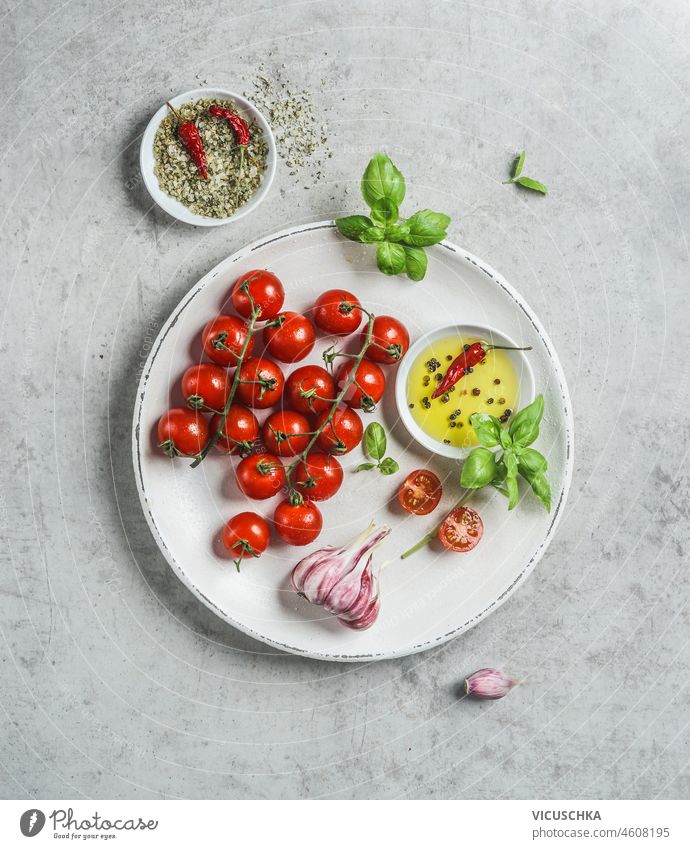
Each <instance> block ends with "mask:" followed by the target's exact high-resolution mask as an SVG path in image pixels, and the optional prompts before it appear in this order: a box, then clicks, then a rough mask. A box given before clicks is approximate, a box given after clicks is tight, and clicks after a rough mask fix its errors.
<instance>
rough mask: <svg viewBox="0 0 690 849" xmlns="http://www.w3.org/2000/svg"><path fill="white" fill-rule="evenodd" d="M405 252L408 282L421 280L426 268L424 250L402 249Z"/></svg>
mask: <svg viewBox="0 0 690 849" xmlns="http://www.w3.org/2000/svg"><path fill="white" fill-rule="evenodd" d="M403 250H404V251H405V271H406V272H407V276H408V277H409V278H410V280H414V281H415V282H416V281H418V280H423V279H424V275H425V274H426V268H427V262H428V260H427V256H426V251H425V250H424V248H408V247H405V248H403Z"/></svg>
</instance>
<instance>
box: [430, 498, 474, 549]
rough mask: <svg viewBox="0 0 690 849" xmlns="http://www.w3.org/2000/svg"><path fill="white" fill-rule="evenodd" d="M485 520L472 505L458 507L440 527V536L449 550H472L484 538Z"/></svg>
mask: <svg viewBox="0 0 690 849" xmlns="http://www.w3.org/2000/svg"><path fill="white" fill-rule="evenodd" d="M483 533H484V522H482V520H481V517H480V515H479V513H477V511H476V510H473V509H472V508H471V507H456V508H455V510H451V512H450V513H449V514H448V516H446V518H445V519H444V520H443V522H442V523H441V527H440V528H439V529H438V538H439V539H440V540H441V542H442V543H443V545H444V546H445V548H447V549H448V550H449V551H471V550H472V549H473V548H474V547H475V545H477V543H478V542H479V540H480V539H481V538H482V534H483Z"/></svg>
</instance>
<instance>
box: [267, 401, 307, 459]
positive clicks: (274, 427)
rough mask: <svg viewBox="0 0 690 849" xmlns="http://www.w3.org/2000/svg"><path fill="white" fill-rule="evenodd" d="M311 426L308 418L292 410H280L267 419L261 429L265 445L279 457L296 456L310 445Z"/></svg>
mask: <svg viewBox="0 0 690 849" xmlns="http://www.w3.org/2000/svg"><path fill="white" fill-rule="evenodd" d="M310 431H311V427H310V425H309V422H308V420H307V419H306V418H305V417H304V416H303V415H302V414H301V413H295V412H293V411H292V410H278V412H276V413H271V415H270V416H269V417H268V418H267V419H266V421H265V422H264V424H263V427H262V429H261V435H262V436H263V440H264V445H265V446H266V448H267V450H268V451H270V452H271V454H276V455H277V456H278V457H294V456H295V454H300V453H301V452H302V451H304V449H305V448H306V447H307V445H309V440H310V439H311V434H310Z"/></svg>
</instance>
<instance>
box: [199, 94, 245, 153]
mask: <svg viewBox="0 0 690 849" xmlns="http://www.w3.org/2000/svg"><path fill="white" fill-rule="evenodd" d="M208 111H209V115H213V117H214V118H220V119H221V120H222V121H227V122H228V124H230V126H231V127H232V130H233V132H234V133H235V141H236V142H237V144H241V145H242V146H243V147H246V146H247V145H248V144H249V139H250V138H251V135H250V133H249V127H248V126H247V122H246V121H244V120H243V119H242V118H240V116H239V115H238V114H237V113H236V112H231V111H230V110H229V109H223V107H222V106H216V104H215V103H214V104H213V105H212V106H209V107H208Z"/></svg>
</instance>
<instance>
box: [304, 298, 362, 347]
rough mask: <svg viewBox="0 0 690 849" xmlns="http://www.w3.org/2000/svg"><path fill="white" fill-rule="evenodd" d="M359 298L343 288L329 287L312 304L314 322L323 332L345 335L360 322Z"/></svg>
mask: <svg viewBox="0 0 690 849" xmlns="http://www.w3.org/2000/svg"><path fill="white" fill-rule="evenodd" d="M359 306H360V303H359V299H358V298H357V296H356V295H353V294H352V292H347V291H346V290H345V289H329V290H328V291H327V292H324V293H323V295H319V297H318V298H317V299H316V302H315V304H314V322H315V323H316V326H317V327H318V328H319V329H320V330H323V332H324V333H331V334H333V335H334V336H347V335H348V334H349V333H354V332H355V330H357V328H358V327H359V325H360V324H361V323H362V311H361V310H360V309H358V307H359Z"/></svg>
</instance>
